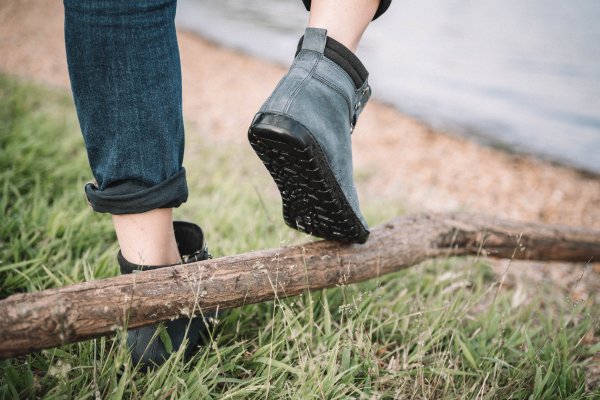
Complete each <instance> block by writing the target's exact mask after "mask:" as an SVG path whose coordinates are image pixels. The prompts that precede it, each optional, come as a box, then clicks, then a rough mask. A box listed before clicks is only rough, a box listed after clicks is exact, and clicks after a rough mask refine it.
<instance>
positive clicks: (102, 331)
mask: <svg viewBox="0 0 600 400" xmlns="http://www.w3.org/2000/svg"><path fill="white" fill-rule="evenodd" d="M473 254H482V255H485V256H491V257H503V258H515V259H529V260H541V261H573V262H589V261H590V260H599V259H600V231H598V230H590V229H582V228H570V227H565V226H550V225H543V224H534V223H522V222H514V221H508V220H502V219H496V218H490V217H485V216H480V215H469V214H423V215H416V216H407V217H401V218H396V219H394V220H392V221H390V222H388V223H386V224H383V225H381V226H379V227H377V228H376V229H374V230H373V231H372V233H371V237H370V238H369V241H368V242H367V243H366V244H364V245H348V244H340V243H337V242H332V241H319V242H313V243H307V244H304V245H300V246H291V247H285V248H280V249H273V250H261V251H255V252H252V253H246V254H240V255H236V256H228V257H223V258H219V259H213V260H207V261H203V262H198V263H192V264H187V265H185V266H177V267H168V268H164V269H160V270H154V271H146V272H140V273H135V274H131V275H124V276H118V277H115V278H109V279H102V280H98V281H92V282H85V283H79V284H75V285H70V286H65V287H61V288H56V289H49V290H44V291H41V292H37V293H26V294H15V295H12V296H10V297H7V298H6V299H3V300H1V301H0V359H4V358H9V357H14V356H18V355H23V354H26V353H29V352H32V351H36V350H40V349H45V348H50V347H54V346H58V345H61V344H64V343H71V342H76V341H81V340H85V339H89V338H93V337H98V336H102V335H107V334H110V333H112V332H113V331H115V330H116V329H117V327H119V326H124V325H125V324H127V326H129V327H139V326H143V325H149V324H152V323H156V322H160V321H166V320H168V319H172V318H176V317H179V316H182V315H192V314H198V313H199V308H202V310H204V311H207V310H212V309H215V308H217V307H218V308H219V309H226V308H232V307H237V306H241V305H244V304H250V303H258V302H263V301H267V300H272V299H274V298H276V297H280V298H281V297H287V296H294V295H298V294H300V293H302V292H303V291H305V290H316V289H322V288H329V287H333V286H336V285H340V284H350V283H354V282H360V281H364V280H367V279H371V278H374V277H377V276H380V275H384V274H388V273H390V272H394V271H398V270H401V269H403V268H407V267H410V266H413V265H415V264H418V263H420V262H422V261H424V260H427V259H430V258H435V257H440V256H451V255H454V256H459V255H473Z"/></svg>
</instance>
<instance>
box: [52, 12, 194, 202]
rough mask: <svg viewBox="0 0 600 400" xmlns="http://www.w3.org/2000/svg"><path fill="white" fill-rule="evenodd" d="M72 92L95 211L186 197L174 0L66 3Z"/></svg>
mask: <svg viewBox="0 0 600 400" xmlns="http://www.w3.org/2000/svg"><path fill="white" fill-rule="evenodd" d="M64 5H65V43H66V50H67V62H68V67H69V76H70V79H71V88H72V91H73V97H74V100H75V106H76V108H77V116H78V118H79V123H80V126H81V131H82V133H83V137H84V140H85V145H86V149H87V154H88V159H89V163H90V166H91V168H92V173H93V175H94V178H95V182H93V183H88V184H87V185H86V186H85V193H86V196H87V198H88V201H89V203H90V204H91V206H92V208H93V209H94V210H95V211H100V212H109V213H111V214H131V213H141V212H145V211H149V210H152V209H155V208H166V207H177V206H179V205H181V204H182V203H183V202H185V201H186V200H187V195H188V191H187V184H186V178H185V169H184V168H183V167H182V162H183V147H184V132H183V115H182V109H181V67H180V63H179V49H178V45H177V36H176V32H175V8H176V1H175V0H144V1H128V0H122V1H115V0H94V1H82V0H65V1H64Z"/></svg>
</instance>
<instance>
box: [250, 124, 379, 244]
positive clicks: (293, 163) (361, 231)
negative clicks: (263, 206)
mask: <svg viewBox="0 0 600 400" xmlns="http://www.w3.org/2000/svg"><path fill="white" fill-rule="evenodd" d="M248 140H249V142H250V145H251V146H252V148H253V149H254V151H255V152H256V154H257V155H258V157H259V158H260V159H261V161H262V162H263V164H264V165H265V167H266V168H267V170H268V171H269V173H270V174H271V176H272V177H273V180H274V181H275V183H276V184H277V188H278V189H279V192H280V193H281V199H282V205H283V218H284V220H285V223H286V224H287V225H288V226H290V227H291V228H294V229H297V230H299V231H301V232H305V233H308V234H311V235H315V236H318V237H322V238H325V239H332V240H339V241H344V242H353V243H364V242H366V240H367V238H368V237H369V231H368V229H367V228H366V227H365V226H364V225H363V224H362V222H361V221H360V218H359V217H358V216H357V215H356V214H355V213H354V211H353V209H352V207H351V205H350V203H349V202H348V200H347V199H346V196H345V195H344V193H343V191H342V189H341V188H340V186H339V184H338V182H337V180H336V179H335V177H334V175H333V172H332V170H331V167H330V166H329V163H328V162H327V158H326V157H325V155H324V153H323V151H322V150H321V147H320V146H319V143H318V142H317V140H316V139H315V138H314V137H313V135H312V134H311V133H310V132H309V131H308V130H307V129H306V128H305V127H304V126H303V125H302V124H300V123H299V122H297V121H295V120H294V119H292V118H290V117H288V116H286V115H282V114H275V113H259V114H257V115H256V117H255V118H254V120H253V122H252V125H251V126H250V129H249V131H248Z"/></svg>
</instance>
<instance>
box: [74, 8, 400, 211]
mask: <svg viewBox="0 0 600 400" xmlns="http://www.w3.org/2000/svg"><path fill="white" fill-rule="evenodd" d="M303 2H304V4H305V5H306V7H307V8H309V7H310V0H303ZM390 2H391V0H381V2H380V7H379V10H378V11H377V14H376V15H375V17H378V16H379V15H380V14H381V13H383V12H384V11H385V9H387V7H388V6H389V3H390ZM64 5H65V44H66V50H67V64H68V67H69V77H70V79H71V89H72V91H73V98H74V100H75V107H76V109H77V116H78V118H79V124H80V126H81V131H82V133H83V137H84V140H85V146H86V150H87V154H88V159H89V163H90V166H91V169H92V173H93V175H94V178H95V182H93V183H88V184H87V185H86V186H85V194H86V196H87V199H88V202H89V203H90V204H91V206H92V208H93V209H94V210H95V211H99V212H109V213H111V214H133V213H141V212H145V211H150V210H153V209H156V208H169V207H178V206H179V205H181V204H182V203H183V202H185V201H186V200H187V196H188V190H187V183H186V178H185V169H184V168H183V166H182V162H183V147H184V132H183V115H182V109H181V66H180V62H179V49H178V45H177V35H176V31H175V9H176V0H93V1H86V0H64Z"/></svg>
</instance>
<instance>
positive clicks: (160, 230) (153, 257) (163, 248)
mask: <svg viewBox="0 0 600 400" xmlns="http://www.w3.org/2000/svg"><path fill="white" fill-rule="evenodd" d="M112 220H113V225H114V227H115V231H116V233H117V239H118V240H119V246H120V247H121V253H122V254H123V257H125V259H126V260H127V261H129V262H131V263H134V264H139V265H170V264H177V263H179V262H180V261H181V257H180V254H179V251H178V249H177V242H176V241H175V234H174V232H173V212H172V209H170V208H161V209H156V210H152V211H148V212H145V213H140V214H125V215H113V216H112Z"/></svg>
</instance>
